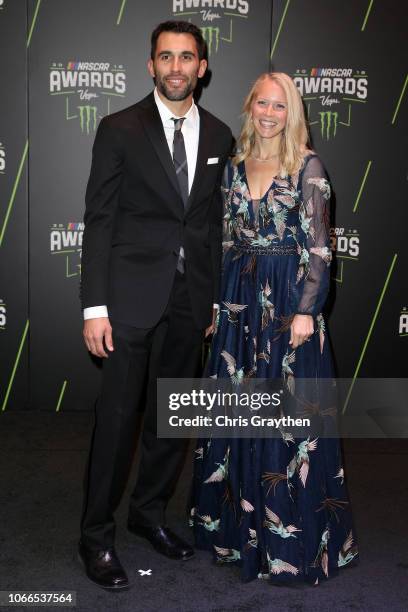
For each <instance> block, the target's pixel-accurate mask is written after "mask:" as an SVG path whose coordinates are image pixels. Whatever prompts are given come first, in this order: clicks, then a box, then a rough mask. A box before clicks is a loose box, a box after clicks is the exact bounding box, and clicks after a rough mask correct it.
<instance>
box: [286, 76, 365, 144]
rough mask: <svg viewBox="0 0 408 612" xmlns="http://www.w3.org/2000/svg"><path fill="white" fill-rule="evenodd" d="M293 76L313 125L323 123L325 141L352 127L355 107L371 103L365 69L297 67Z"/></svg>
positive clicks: (321, 129)
mask: <svg viewBox="0 0 408 612" xmlns="http://www.w3.org/2000/svg"><path fill="white" fill-rule="evenodd" d="M292 76H293V80H294V82H295V84H296V86H297V88H298V89H299V91H300V94H301V95H302V97H303V100H304V101H305V104H306V106H307V115H308V120H309V125H311V126H312V125H319V127H320V135H321V137H322V139H324V140H330V139H333V138H335V137H336V135H337V132H338V130H339V129H340V126H344V127H350V126H351V123H352V120H353V116H354V114H355V112H356V110H355V108H354V106H355V105H356V104H357V106H358V105H361V104H365V103H366V102H367V96H368V75H367V74H366V71H365V70H353V68H311V69H301V70H300V69H299V70H296V72H295V74H293V75H292ZM357 112H358V111H357Z"/></svg>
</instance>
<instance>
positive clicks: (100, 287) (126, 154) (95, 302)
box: [79, 21, 232, 588]
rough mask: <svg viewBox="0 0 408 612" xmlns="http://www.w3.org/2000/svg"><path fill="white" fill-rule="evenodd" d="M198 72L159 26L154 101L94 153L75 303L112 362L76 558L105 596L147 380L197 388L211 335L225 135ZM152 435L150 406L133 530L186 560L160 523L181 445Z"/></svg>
mask: <svg viewBox="0 0 408 612" xmlns="http://www.w3.org/2000/svg"><path fill="white" fill-rule="evenodd" d="M206 68H207V62H206V59H205V42H204V40H203V38H202V35H201V31H200V30H199V28H197V27H196V26H194V25H193V24H191V23H187V22H175V21H170V22H165V23H162V24H160V25H159V26H158V27H157V28H156V29H155V31H154V32H153V34H152V49H151V59H150V60H149V62H148V69H149V72H150V74H151V76H152V77H153V78H154V79H155V83H156V87H155V90H154V91H153V92H152V93H151V94H149V95H148V96H147V97H146V98H144V99H143V100H142V101H141V102H138V103H137V104H135V105H133V106H131V107H129V108H127V109H125V110H123V111H120V112H118V113H115V114H113V115H110V116H107V117H104V118H103V119H102V121H101V123H100V125H99V128H98V131H97V135H96V138H95V143H94V147H93V159H92V169H91V173H90V177H89V182H88V187H87V192H86V212H85V217H84V220H85V232H84V241H83V251H82V283H81V293H82V306H83V308H84V318H85V323H84V339H85V343H86V346H87V348H88V350H89V351H90V352H91V353H92V354H94V355H96V356H99V357H104V358H106V359H105V360H104V364H103V379H102V389H101V395H100V398H99V400H98V403H97V408H96V424H95V429H94V434H93V438H92V444H91V449H90V455H89V460H88V465H87V469H86V474H85V495H84V506H83V513H82V520H81V540H80V543H79V557H80V559H81V561H82V562H83V564H84V565H85V569H86V573H87V575H88V577H89V578H90V579H91V580H92V581H93V582H95V583H96V584H98V585H100V586H102V587H104V588H123V587H126V586H128V584H129V582H128V578H127V575H126V573H125V571H124V569H123V567H122V565H121V563H120V561H119V559H118V557H117V554H116V552H115V549H114V536H115V522H114V517H113V514H114V511H115V510H116V508H117V506H118V504H119V502H120V499H121V496H122V494H123V490H124V488H125V485H126V481H127V478H128V474H129V469H130V466H131V462H132V458H133V452H134V441H135V440H134V439H135V435H136V434H135V430H136V423H137V414H138V412H139V410H140V408H138V406H140V404H141V403H143V401H144V400H143V397H144V395H143V394H144V390H145V387H146V379H147V378H148V377H149V379H150V380H153V381H154V383H155V379H156V378H157V377H163V378H177V377H186V378H192V377H194V376H196V375H197V367H198V365H199V361H200V355H201V346H202V341H203V338H204V336H205V335H206V334H207V335H208V334H209V333H211V331H212V330H213V325H214V316H215V313H216V307H217V300H218V290H219V276H220V264H221V262H220V260H221V227H222V204H221V195H220V182H221V176H222V171H223V167H224V165H225V162H226V160H227V157H228V154H229V152H230V148H231V143H232V135H231V131H230V129H229V128H228V127H227V126H226V125H225V124H224V123H222V122H221V121H219V120H218V119H216V118H215V117H214V116H213V115H211V114H210V113H208V112H207V111H205V110H204V109H202V108H201V107H199V106H196V105H195V104H194V101H193V92H194V89H195V87H196V85H197V81H198V79H199V78H201V77H203V76H204V73H205V71H206ZM150 395H152V394H150ZM153 396H154V394H153ZM156 423H157V418H156V403H155V401H152V397H150V401H148V402H147V405H146V411H145V418H144V424H143V430H142V436H141V438H142V439H141V445H142V449H141V463H140V469H139V475H138V480H137V483H136V486H135V489H134V491H133V493H132V495H131V500H130V508H129V521H128V529H129V531H131V532H133V533H134V534H136V535H138V536H141V537H144V538H147V539H148V540H149V541H150V542H151V543H152V545H153V546H154V548H155V549H156V550H157V551H158V552H160V553H162V554H164V555H166V556H167V557H170V558H173V559H188V558H190V557H191V556H192V555H193V550H192V548H191V547H190V546H189V545H188V544H187V543H185V542H184V541H183V540H181V539H180V538H179V537H178V536H176V535H175V534H174V533H173V532H172V531H171V530H170V529H169V528H168V526H167V525H166V522H165V509H166V506H167V503H168V501H169V498H170V497H171V495H172V493H173V492H174V489H175V485H176V482H177V477H178V474H179V471H180V468H181V466H182V464H183V459H184V455H185V449H186V441H185V440H178V439H158V438H157V432H156V427H157V425H156Z"/></svg>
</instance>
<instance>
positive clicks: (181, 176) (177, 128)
mask: <svg viewBox="0 0 408 612" xmlns="http://www.w3.org/2000/svg"><path fill="white" fill-rule="evenodd" d="M172 119H173V121H174V138H173V164H174V168H175V170H176V175H177V181H178V184H179V187H180V194H181V197H182V199H183V204H184V209H185V208H186V206H187V200H188V166H187V156H186V147H185V146H184V137H183V134H182V132H181V126H182V125H183V121H184V119H185V117H181V118H180V119H176V118H174V117H172ZM177 270H178V271H179V272H181V274H184V249H183V247H181V248H180V253H179V258H178V262H177Z"/></svg>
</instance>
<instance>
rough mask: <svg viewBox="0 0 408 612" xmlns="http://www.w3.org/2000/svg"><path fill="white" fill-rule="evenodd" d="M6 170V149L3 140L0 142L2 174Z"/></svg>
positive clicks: (0, 172)
mask: <svg viewBox="0 0 408 612" xmlns="http://www.w3.org/2000/svg"><path fill="white" fill-rule="evenodd" d="M5 172H6V149H5V146H4V143H3V142H0V174H5Z"/></svg>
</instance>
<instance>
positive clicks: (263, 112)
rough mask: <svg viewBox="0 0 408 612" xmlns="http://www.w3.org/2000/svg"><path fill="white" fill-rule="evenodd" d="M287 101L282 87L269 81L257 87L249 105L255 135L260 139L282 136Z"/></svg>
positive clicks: (264, 81) (286, 113) (265, 80)
mask: <svg viewBox="0 0 408 612" xmlns="http://www.w3.org/2000/svg"><path fill="white" fill-rule="evenodd" d="M287 115H288V110H287V100H286V94H285V92H284V90H283V89H282V87H281V86H280V85H279V84H278V83H277V82H276V81H272V80H271V79H268V78H267V79H264V80H263V81H261V83H260V84H259V85H258V87H257V89H256V92H255V95H254V99H253V101H252V104H251V116H252V120H253V123H254V128H255V134H256V135H257V136H258V137H260V138H275V137H276V136H279V135H281V134H282V132H283V130H284V129H285V125H286V120H287Z"/></svg>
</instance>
